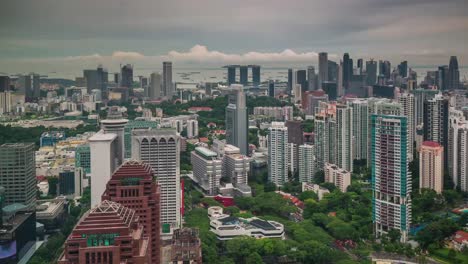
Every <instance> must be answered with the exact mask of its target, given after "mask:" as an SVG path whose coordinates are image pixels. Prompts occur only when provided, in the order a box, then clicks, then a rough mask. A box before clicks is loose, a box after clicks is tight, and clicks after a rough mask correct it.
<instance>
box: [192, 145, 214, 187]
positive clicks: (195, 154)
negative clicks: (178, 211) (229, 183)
mask: <svg viewBox="0 0 468 264" xmlns="http://www.w3.org/2000/svg"><path fill="white" fill-rule="evenodd" d="M217 156H218V154H217V153H216V152H214V151H212V150H210V149H207V148H205V147H196V148H195V150H194V151H192V152H191V154H190V161H191V164H192V167H193V169H192V170H193V178H194V180H195V181H196V182H197V184H198V186H200V187H201V189H202V190H203V192H205V193H206V194H208V195H217V194H218V191H219V182H220V180H221V173H222V172H221V171H222V160H221V159H219V158H218V157H217Z"/></svg>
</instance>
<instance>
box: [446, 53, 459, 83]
mask: <svg viewBox="0 0 468 264" xmlns="http://www.w3.org/2000/svg"><path fill="white" fill-rule="evenodd" d="M448 75H449V78H448V89H449V90H455V89H458V88H460V71H459V70H458V60H457V56H451V57H450V63H449V73H448Z"/></svg>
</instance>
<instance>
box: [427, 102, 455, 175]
mask: <svg viewBox="0 0 468 264" xmlns="http://www.w3.org/2000/svg"><path fill="white" fill-rule="evenodd" d="M423 124H424V140H425V141H434V142H437V143H439V144H441V145H442V146H443V147H444V149H448V129H449V100H448V99H447V98H446V97H444V96H443V95H442V94H437V95H436V96H435V97H434V98H432V99H430V100H427V101H425V102H424V114H423ZM447 162H448V155H447V152H444V166H447V165H448V163H447ZM446 168H447V167H446Z"/></svg>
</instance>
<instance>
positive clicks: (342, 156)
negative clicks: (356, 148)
mask: <svg viewBox="0 0 468 264" xmlns="http://www.w3.org/2000/svg"><path fill="white" fill-rule="evenodd" d="M352 125H353V109H352V108H351V107H349V106H347V105H342V104H337V105H336V163H335V164H336V165H337V166H338V167H340V168H342V169H344V170H347V171H353V158H354V156H353V144H352V143H353V142H352V141H353V135H352V134H353V130H352Z"/></svg>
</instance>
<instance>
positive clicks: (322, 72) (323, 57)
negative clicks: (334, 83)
mask: <svg viewBox="0 0 468 264" xmlns="http://www.w3.org/2000/svg"><path fill="white" fill-rule="evenodd" d="M318 75H319V77H318V87H319V89H321V88H322V83H323V82H325V81H328V53H326V52H320V53H319V74H318Z"/></svg>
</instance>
